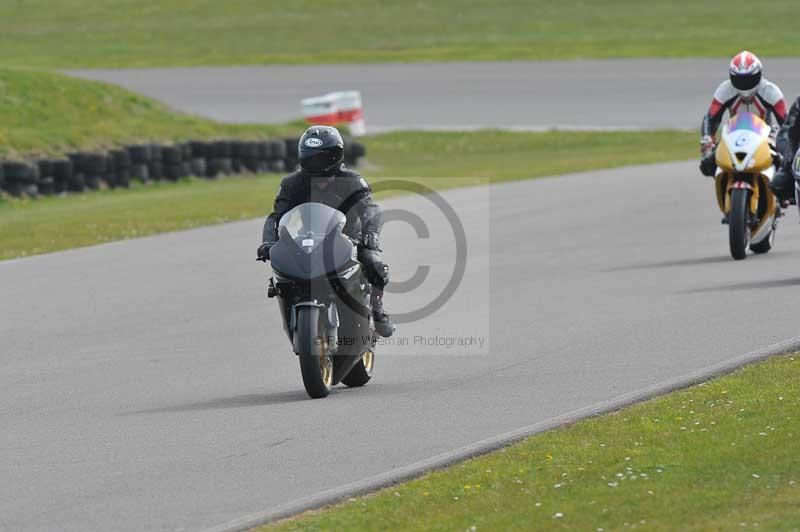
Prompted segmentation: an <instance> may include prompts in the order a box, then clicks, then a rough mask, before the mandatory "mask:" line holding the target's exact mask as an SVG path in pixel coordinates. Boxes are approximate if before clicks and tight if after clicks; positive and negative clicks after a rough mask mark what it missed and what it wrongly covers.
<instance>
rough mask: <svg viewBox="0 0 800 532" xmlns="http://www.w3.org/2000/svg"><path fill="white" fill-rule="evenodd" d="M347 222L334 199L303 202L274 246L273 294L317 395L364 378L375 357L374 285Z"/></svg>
mask: <svg viewBox="0 0 800 532" xmlns="http://www.w3.org/2000/svg"><path fill="white" fill-rule="evenodd" d="M345 221H346V218H345V215H344V214H342V213H341V212H339V211H337V210H336V209H333V208H331V207H328V206H327V205H323V204H321V203H304V204H302V205H298V206H297V207H295V208H294V209H292V210H290V211H289V212H287V213H286V214H285V215H284V216H283V217H282V218H281V220H280V223H279V224H278V242H276V243H275V244H274V245H273V246H272V248H271V249H270V261H271V263H272V271H273V275H272V277H271V278H270V284H269V292H268V295H269V297H277V298H278V304H279V306H280V311H281V316H282V317H283V328H284V330H285V331H286V334H287V335H288V337H289V340H290V341H291V342H292V347H293V349H294V352H295V354H297V356H298V359H299V360H300V371H301V373H302V375H303V384H304V385H305V388H306V392H308V395H310V396H311V397H314V398H319V397H326V396H327V395H328V394H329V393H330V391H331V387H332V386H334V385H335V384H338V383H339V382H342V383H344V384H345V385H347V386H363V385H365V384H366V383H367V381H369V380H370V378H371V377H372V366H373V362H374V360H375V342H376V338H377V337H376V335H375V324H374V323H373V321H372V310H371V308H370V304H369V300H370V290H371V286H370V284H369V282H368V281H367V279H366V277H365V276H364V273H363V271H362V268H361V264H360V263H359V262H358V258H357V256H358V252H357V245H356V243H355V242H353V240H351V239H350V238H348V237H347V236H346V235H345V234H344V233H342V229H343V228H344V225H345Z"/></svg>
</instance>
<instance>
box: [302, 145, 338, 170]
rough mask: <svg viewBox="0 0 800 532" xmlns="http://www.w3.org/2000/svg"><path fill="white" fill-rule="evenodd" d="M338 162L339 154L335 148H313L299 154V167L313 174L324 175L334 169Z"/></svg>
mask: <svg viewBox="0 0 800 532" xmlns="http://www.w3.org/2000/svg"><path fill="white" fill-rule="evenodd" d="M337 163H339V154H338V153H336V151H335V150H331V151H326V150H319V151H317V150H315V151H313V152H311V153H305V154H303V153H301V154H300V167H301V168H302V169H303V170H305V171H306V172H308V173H309V174H314V175H324V174H327V173H330V172H332V171H334V170H336V165H337Z"/></svg>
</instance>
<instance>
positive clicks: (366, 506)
mask: <svg viewBox="0 0 800 532" xmlns="http://www.w3.org/2000/svg"><path fill="white" fill-rule="evenodd" d="M798 407H800V357H798V356H797V355H791V356H784V357H778V358H775V359H772V360H769V361H767V362H763V363H760V364H757V365H755V366H751V367H748V368H745V369H742V370H740V371H738V372H736V373H734V374H732V375H729V376H726V377H723V378H719V379H716V380H714V381H710V382H708V383H705V384H703V385H700V386H696V387H693V388H690V389H687V390H684V391H681V392H675V393H672V394H669V395H667V396H664V397H661V398H658V399H655V400H651V401H648V402H645V403H642V404H639V405H636V406H633V407H629V408H626V409H624V410H621V411H620V412H617V413H614V414H610V415H605V416H601V417H597V418H593V419H589V420H586V421H583V422H580V423H577V424H575V425H573V426H570V427H567V428H563V429H560V430H555V431H552V432H547V433H544V434H541V435H538V436H534V437H531V438H529V439H527V440H525V441H523V442H521V443H519V444H516V445H512V446H510V447H507V448H505V449H502V450H500V451H498V452H495V453H492V454H488V455H486V456H483V457H479V458H475V459H472V460H469V461H467V462H465V463H463V464H459V465H457V466H454V467H451V468H449V469H446V470H443V471H438V472H434V473H430V474H427V475H425V476H423V477H421V478H419V479H417V480H413V481H411V482H408V483H405V484H401V485H398V486H395V487H392V488H389V489H386V490H382V491H380V492H378V493H376V494H373V495H369V496H366V497H362V498H358V499H353V500H351V501H350V502H346V503H344V504H341V505H338V506H335V507H332V508H330V509H325V510H321V511H314V512H308V513H306V514H303V515H301V516H298V517H296V518H293V519H290V520H286V521H283V522H279V523H276V524H274V525H272V526H266V527H263V528H260V529H258V531H259V532H268V531H273V530H275V531H278V530H285V531H289V530H556V529H571V530H572V529H574V530H598V531H599V530H620V529H633V528H640V529H645V530H734V529H741V528H747V529H752V528H757V529H759V530H797V529H798V528H800V454H798V452H797V438H798V437H799V436H800V424H799V423H798Z"/></svg>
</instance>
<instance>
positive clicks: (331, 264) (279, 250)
mask: <svg viewBox="0 0 800 532" xmlns="http://www.w3.org/2000/svg"><path fill="white" fill-rule="evenodd" d="M353 251H354V246H353V243H352V241H351V240H350V239H349V238H347V237H346V236H344V235H343V234H342V233H341V232H339V233H330V234H328V235H327V236H325V238H324V239H323V240H322V241H320V242H319V243H318V244H316V245H315V246H314V247H313V248H311V250H310V252H307V251H306V250H304V248H303V247H302V246H301V245H300V243H298V242H297V241H296V240H295V239H293V238H291V237H290V236H289V235H288V233H287V232H286V230H285V229H283V230H281V236H280V238H279V239H278V243H277V244H275V245H274V246H273V247H272V249H271V250H270V261H271V262H272V269H273V270H275V271H276V272H278V273H279V274H280V275H281V276H284V277H289V278H292V279H297V280H311V279H316V278H319V277H323V276H326V275H329V274H332V273H335V272H337V271H340V270H342V269H344V268H346V267H348V266H349V264H350V263H351V262H352V261H353V260H354V259H353Z"/></svg>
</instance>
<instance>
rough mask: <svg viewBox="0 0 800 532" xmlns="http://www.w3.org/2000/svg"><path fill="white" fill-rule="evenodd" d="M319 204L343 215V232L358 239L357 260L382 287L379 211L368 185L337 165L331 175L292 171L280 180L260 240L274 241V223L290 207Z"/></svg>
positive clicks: (384, 270) (385, 272)
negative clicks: (344, 219)
mask: <svg viewBox="0 0 800 532" xmlns="http://www.w3.org/2000/svg"><path fill="white" fill-rule="evenodd" d="M308 202H313V203H322V204H324V205H328V206H329V207H333V208H334V209H337V210H339V211H341V212H342V213H344V215H345V216H346V217H347V222H346V223H345V226H344V230H343V232H344V233H345V234H346V235H347V236H349V237H350V238H352V239H353V240H355V241H357V242H359V260H360V261H361V263H362V264H363V266H364V273H365V274H366V275H367V278H368V279H369V281H370V283H371V284H372V285H373V286H376V287H378V288H383V287H384V286H386V284H387V282H388V280H389V279H388V267H386V266H385V265H384V264H383V262H382V261H381V259H380V249H379V247H380V233H381V229H383V211H382V210H381V208H380V207H379V206H378V204H377V203H375V201H374V200H373V199H372V192H371V190H370V188H369V185H368V184H367V182H366V181H365V180H364V178H363V177H361V175H360V174H358V173H357V172H354V171H352V170H349V169H347V168H345V167H344V166H342V167H340V168H339V170H338V171H337V172H336V173H335V175H334V176H333V177H315V176H310V175H306V174H305V173H304V172H303V171H302V170H298V171H296V172H293V173H291V174H289V175H287V176H286V177H284V178H283V180H282V181H281V186H280V188H279V189H278V194H277V195H276V196H275V205H274V208H273V212H272V213H271V214H270V215H269V216H268V217H267V220H266V222H265V223H264V232H263V237H262V238H263V241H264V242H267V243H274V242H277V240H278V222H279V221H280V219H281V217H282V216H283V215H284V214H286V213H287V212H288V211H290V210H291V209H293V208H295V207H297V206H298V205H300V204H302V203H308Z"/></svg>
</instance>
